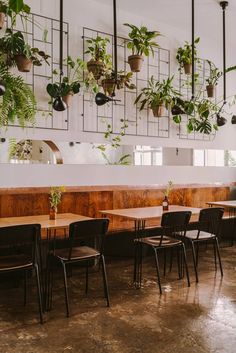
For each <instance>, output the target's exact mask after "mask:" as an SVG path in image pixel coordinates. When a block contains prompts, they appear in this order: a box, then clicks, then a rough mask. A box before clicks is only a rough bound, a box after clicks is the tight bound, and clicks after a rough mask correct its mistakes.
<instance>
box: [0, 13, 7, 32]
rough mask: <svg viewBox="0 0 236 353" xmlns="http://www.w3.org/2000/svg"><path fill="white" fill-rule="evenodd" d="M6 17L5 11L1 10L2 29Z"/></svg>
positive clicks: (0, 22)
mask: <svg viewBox="0 0 236 353" xmlns="http://www.w3.org/2000/svg"><path fill="white" fill-rule="evenodd" d="M5 18H6V15H5V13H3V12H0V29H2V28H3V26H4V23H5Z"/></svg>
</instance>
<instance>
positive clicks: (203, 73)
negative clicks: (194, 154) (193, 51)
mask: <svg viewBox="0 0 236 353" xmlns="http://www.w3.org/2000/svg"><path fill="white" fill-rule="evenodd" d="M198 60H199V63H197V65H196V68H195V73H198V74H199V84H198V86H199V87H198V86H196V85H194V93H193V87H192V85H191V84H189V83H188V82H189V81H188V77H189V76H186V75H185V74H184V73H183V72H182V71H180V73H179V88H178V89H179V92H180V93H181V94H182V95H183V96H184V97H185V98H186V99H187V100H191V98H192V96H193V94H194V95H195V93H196V92H197V93H198V88H199V90H201V89H202V87H203V86H205V81H206V79H207V78H208V77H209V73H210V70H209V69H208V68H207V65H208V64H207V61H206V60H204V59H198ZM191 81H192V76H191ZM186 83H188V85H186V88H184V85H185V84H186ZM204 95H206V93H205V92H204ZM205 97H206V96H205ZM215 101H216V98H215ZM181 118H182V120H181V123H180V124H179V132H178V135H179V139H183V140H199V141H213V140H214V138H215V135H216V133H215V132H212V133H210V134H209V135H207V134H203V133H199V132H196V131H193V132H191V133H188V132H187V131H186V125H187V122H188V119H189V118H188V115H182V116H181Z"/></svg>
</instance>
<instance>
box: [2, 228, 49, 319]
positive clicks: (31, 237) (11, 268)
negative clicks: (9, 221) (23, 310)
mask: <svg viewBox="0 0 236 353" xmlns="http://www.w3.org/2000/svg"><path fill="white" fill-rule="evenodd" d="M40 231H41V226H40V224H26V225H17V226H10V227H3V228H0V274H3V273H9V272H19V271H22V272H24V275H25V276H24V278H25V286H24V303H25V304H26V295H27V294H26V293H27V277H28V272H29V271H30V270H32V269H33V270H35V273H36V284H37V292H38V305H39V315H40V323H41V324H43V309H42V292H41V281H40V272H39V267H40V256H39V254H40V248H39V247H40V237H41V236H40Z"/></svg>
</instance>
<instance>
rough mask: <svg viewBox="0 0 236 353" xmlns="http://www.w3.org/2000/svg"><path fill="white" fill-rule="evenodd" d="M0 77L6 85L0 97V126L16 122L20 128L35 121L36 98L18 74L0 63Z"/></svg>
mask: <svg viewBox="0 0 236 353" xmlns="http://www.w3.org/2000/svg"><path fill="white" fill-rule="evenodd" d="M0 77H1V80H2V81H3V82H4V85H5V87H6V92H5V94H4V95H3V96H2V97H0V127H1V126H8V125H9V124H13V123H18V124H19V125H20V126H21V127H22V128H24V127H25V126H27V125H29V124H30V125H33V124H34V123H35V115H36V111H37V110H36V100H35V96H34V94H33V92H32V90H31V88H30V87H29V86H28V85H27V84H26V83H25V82H24V80H23V78H22V77H20V76H14V75H13V74H12V73H10V72H8V70H7V67H6V66H5V64H3V63H0Z"/></svg>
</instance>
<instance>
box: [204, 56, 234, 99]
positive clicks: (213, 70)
mask: <svg viewBox="0 0 236 353" xmlns="http://www.w3.org/2000/svg"><path fill="white" fill-rule="evenodd" d="M207 63H208V65H209V67H210V75H209V77H208V78H207V79H206V83H207V86H206V90H207V96H208V98H214V96H215V88H216V86H217V85H218V83H219V79H220V78H221V77H222V76H223V72H222V71H220V70H219V69H218V68H217V67H216V66H215V64H214V63H213V62H212V61H210V60H207ZM234 70H236V66H230V67H228V68H227V69H226V73H228V72H230V71H234Z"/></svg>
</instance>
